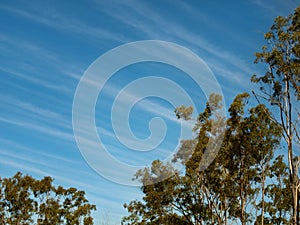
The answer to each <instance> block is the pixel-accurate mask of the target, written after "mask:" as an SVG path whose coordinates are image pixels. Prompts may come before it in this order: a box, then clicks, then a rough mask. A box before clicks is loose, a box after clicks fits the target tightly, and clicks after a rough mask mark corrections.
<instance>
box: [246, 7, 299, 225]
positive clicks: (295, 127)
mask: <svg viewBox="0 0 300 225" xmlns="http://www.w3.org/2000/svg"><path fill="white" fill-rule="evenodd" d="M265 39H266V41H267V45H265V46H263V47H262V51H261V52H258V53H256V60H255V63H263V64H264V65H265V66H266V68H267V70H266V72H265V74H264V75H262V76H257V75H253V76H252V78H251V81H252V82H254V83H258V84H259V85H260V90H261V93H262V95H259V97H260V99H263V100H265V101H267V102H268V103H270V105H271V106H272V107H275V108H276V110H277V111H278V112H279V115H278V116H273V120H274V121H276V122H277V123H278V125H279V126H281V128H282V137H283V139H284V140H285V142H286V146H287V153H288V165H289V167H288V169H289V176H290V183H291V192H292V197H293V202H292V205H293V224H299V223H300V218H299V217H300V215H299V213H300V212H299V200H298V198H299V194H300V192H299V187H300V183H299V163H300V161H299V159H300V157H299V156H298V157H297V156H296V155H295V151H294V146H295V144H296V146H297V145H299V144H300V134H299V118H300V112H299V100H300V6H299V7H298V8H296V9H295V12H294V14H292V15H289V16H287V17H282V16H279V17H277V18H276V19H275V21H274V24H273V25H272V26H271V28H270V30H269V32H267V33H266V34H265ZM256 97H257V95H256ZM257 99H258V98H257ZM295 159H296V160H295Z"/></svg>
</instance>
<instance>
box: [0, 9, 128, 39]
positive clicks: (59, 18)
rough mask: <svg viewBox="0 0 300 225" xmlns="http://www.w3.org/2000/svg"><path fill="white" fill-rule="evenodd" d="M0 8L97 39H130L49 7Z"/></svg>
mask: <svg viewBox="0 0 300 225" xmlns="http://www.w3.org/2000/svg"><path fill="white" fill-rule="evenodd" d="M0 9H2V10H5V11H8V12H10V13H14V14H15V15H18V16H21V17H24V18H26V19H29V20H31V21H33V22H36V23H39V24H43V25H46V26H49V27H52V28H54V29H56V30H59V31H61V32H67V33H69V32H72V33H76V34H80V35H88V36H91V37H93V38H97V39H106V40H115V41H118V42H127V41H128V39H127V38H126V37H125V36H124V35H122V34H116V33H112V32H111V31H108V30H105V29H103V28H101V27H94V26H91V25H89V24H87V23H85V22H83V20H77V19H75V18H70V17H67V16H66V15H63V14H60V13H59V12H57V11H54V10H51V8H47V10H41V8H39V9H38V10H34V7H30V8H27V9H18V8H12V7H9V6H5V5H2V6H1V7H0Z"/></svg>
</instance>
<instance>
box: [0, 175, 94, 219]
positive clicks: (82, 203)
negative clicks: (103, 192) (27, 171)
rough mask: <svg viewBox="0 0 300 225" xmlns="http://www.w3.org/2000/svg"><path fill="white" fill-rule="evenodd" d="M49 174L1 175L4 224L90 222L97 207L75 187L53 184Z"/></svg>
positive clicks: (0, 209) (0, 204) (1, 217)
mask: <svg viewBox="0 0 300 225" xmlns="http://www.w3.org/2000/svg"><path fill="white" fill-rule="evenodd" d="M52 182H53V179H52V178H51V177H44V178H42V179H41V180H37V179H34V178H32V177H31V176H29V175H22V174H21V173H20V172H18V173H16V174H15V175H14V176H13V177H11V178H1V179H0V220H1V224H7V225H21V224H22V225H29V224H30V225H31V224H37V225H53V224H57V225H59V224H67V225H80V224H84V225H91V224H93V218H92V217H91V212H92V211H93V210H95V209H96V206H95V205H92V204H90V203H89V202H88V200H87V199H86V198H85V192H84V191H80V190H77V189H76V188H72V187H71V188H63V187H62V186H58V187H55V186H54V185H53V184H52Z"/></svg>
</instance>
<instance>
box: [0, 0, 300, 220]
mask: <svg viewBox="0 0 300 225" xmlns="http://www.w3.org/2000/svg"><path fill="white" fill-rule="evenodd" d="M299 3H300V1H295V0H286V1H282V0H264V1H263V0H244V1H221V0H215V1H177V0H172V1H171V0H164V1H158V0H153V1H145V0H140V1H137V0H135V1H130V0H128V1H104V0H90V1H83V0H82V1H80V0H77V1H56V0H52V1H47V0H45V1H35V0H33V1H17V0H9V1H8V0H2V1H1V2H0V20H1V23H0V32H1V33H0V40H1V42H0V43H1V44H0V57H1V64H0V76H1V80H0V86H1V88H0V107H1V110H0V176H1V177H10V176H12V175H14V174H15V173H16V172H17V171H21V172H22V173H24V174H29V175H32V176H33V177H35V178H42V177H44V176H51V177H53V178H54V179H55V181H54V184H55V185H63V186H66V187H70V186H73V187H76V188H78V189H81V190H84V191H85V192H86V195H87V198H88V199H89V200H90V202H91V203H93V204H96V206H97V211H96V212H95V213H94V214H93V216H94V218H95V219H96V224H97V223H98V224H100V221H101V219H103V217H105V218H106V219H107V217H109V220H110V222H111V224H119V223H120V219H121V217H122V216H124V215H126V211H125V210H124V209H123V204H124V203H128V202H129V201H131V200H134V199H139V198H141V196H142V195H141V192H140V190H139V186H138V185H139V184H138V183H137V182H133V181H132V180H131V178H132V176H133V173H134V171H136V170H137V169H140V168H144V167H145V166H149V165H150V164H151V162H152V161H153V160H155V159H160V160H162V161H167V160H169V159H171V158H172V155H173V154H174V153H175V152H176V149H178V146H179V144H180V140H182V139H186V138H191V136H192V133H191V129H192V127H193V124H192V122H184V121H180V120H178V119H177V118H176V115H175V114H174V109H175V107H177V106H180V105H189V104H192V105H193V106H194V108H195V112H194V115H196V114H197V112H201V110H202V109H203V107H204V106H205V102H206V100H207V97H208V95H209V94H210V93H211V92H217V93H220V94H222V96H223V99H224V110H226V107H228V106H229V104H230V102H231V101H232V100H233V98H234V96H235V95H236V94H238V93H241V92H245V91H248V92H249V91H250V90H251V89H252V88H255V87H254V86H253V85H252V84H251V83H250V77H251V75H253V74H254V73H257V74H259V73H263V69H264V68H263V67H261V66H259V65H254V64H253V61H254V53H255V52H257V51H259V50H260V48H261V46H263V45H264V44H265V42H264V39H263V34H264V33H265V32H267V30H268V28H269V27H270V26H271V24H272V22H273V19H274V18H275V17H276V16H278V15H283V16H284V15H288V14H290V13H292V12H293V10H294V9H295V8H296V7H297V6H298V5H299Z"/></svg>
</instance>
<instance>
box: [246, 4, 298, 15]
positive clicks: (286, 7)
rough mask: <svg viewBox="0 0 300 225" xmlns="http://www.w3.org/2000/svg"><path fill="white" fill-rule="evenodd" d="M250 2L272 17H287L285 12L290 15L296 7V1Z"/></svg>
mask: <svg viewBox="0 0 300 225" xmlns="http://www.w3.org/2000/svg"><path fill="white" fill-rule="evenodd" d="M251 2H252V3H253V4H255V5H257V6H259V7H261V8H263V9H265V10H266V11H268V13H269V15H270V16H272V18H273V17H274V16H287V15H288V14H286V12H289V13H292V12H293V10H294V9H295V8H296V7H297V6H298V5H297V1H280V0H251Z"/></svg>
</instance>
